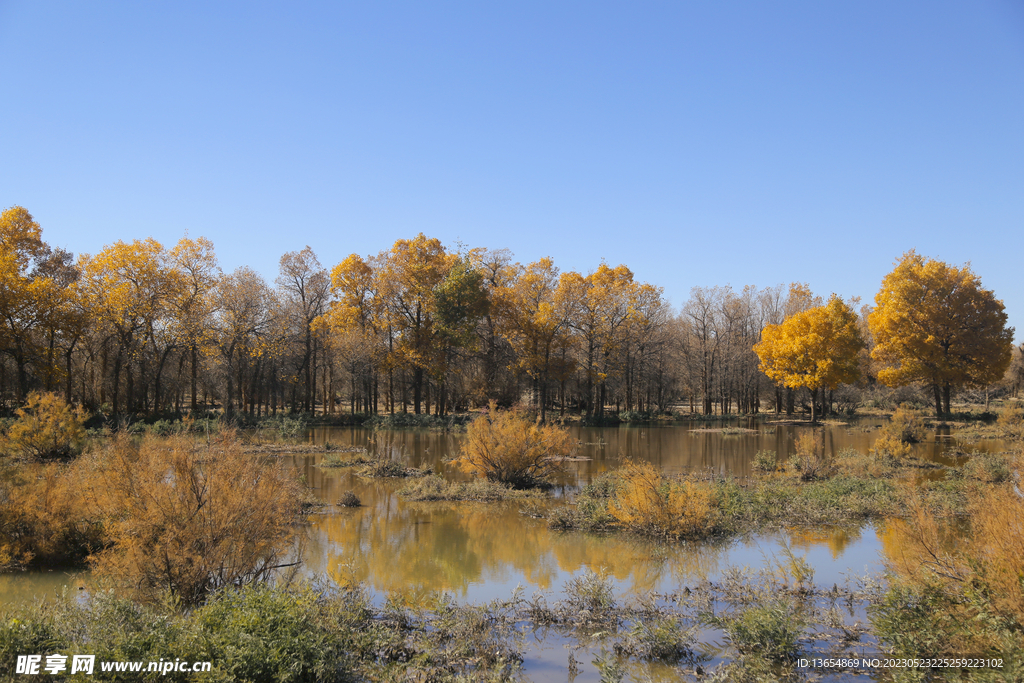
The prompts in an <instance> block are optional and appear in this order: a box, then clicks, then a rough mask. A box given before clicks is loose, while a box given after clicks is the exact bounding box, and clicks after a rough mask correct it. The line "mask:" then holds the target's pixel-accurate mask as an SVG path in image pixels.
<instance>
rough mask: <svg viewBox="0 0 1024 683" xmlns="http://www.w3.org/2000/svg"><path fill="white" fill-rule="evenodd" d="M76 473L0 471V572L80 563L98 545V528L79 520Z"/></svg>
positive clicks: (62, 468)
mask: <svg viewBox="0 0 1024 683" xmlns="http://www.w3.org/2000/svg"><path fill="white" fill-rule="evenodd" d="M80 471H81V469H80V468H79V467H78V466H77V464H75V465H70V466H69V465H58V464H55V463H47V464H27V465H20V466H17V467H14V466H6V467H4V469H3V470H2V471H0V570H3V569H10V568H18V567H24V566H25V565H27V564H29V563H30V562H33V561H36V562H39V563H43V564H48V565H51V566H52V565H54V564H60V563H67V562H75V561H80V560H82V559H83V558H84V557H85V556H86V555H88V554H89V553H90V552H91V551H92V550H93V549H95V548H99V547H100V546H101V545H102V542H103V539H102V528H101V525H100V524H98V523H97V522H95V521H94V520H89V519H85V518H83V515H82V508H81V486H80V485H79V484H80V482H79V475H80Z"/></svg>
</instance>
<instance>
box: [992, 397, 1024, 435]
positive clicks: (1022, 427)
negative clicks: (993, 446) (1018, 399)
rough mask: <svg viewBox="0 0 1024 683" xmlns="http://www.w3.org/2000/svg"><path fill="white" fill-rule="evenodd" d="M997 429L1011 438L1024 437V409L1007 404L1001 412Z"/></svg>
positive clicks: (997, 420)
mask: <svg viewBox="0 0 1024 683" xmlns="http://www.w3.org/2000/svg"><path fill="white" fill-rule="evenodd" d="M996 427H998V428H999V431H1000V432H1002V433H1003V434H1005V435H1006V436H1009V437H1020V436H1024V408H1022V407H1021V406H1019V405H1013V404H1007V405H1006V406H1004V407H1003V409H1002V410H1000V411H999V417H998V419H996Z"/></svg>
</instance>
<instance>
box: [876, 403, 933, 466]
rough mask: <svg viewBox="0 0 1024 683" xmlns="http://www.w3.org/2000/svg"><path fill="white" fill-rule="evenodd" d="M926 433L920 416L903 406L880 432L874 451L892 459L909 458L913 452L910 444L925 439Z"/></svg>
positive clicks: (897, 409)
mask: <svg viewBox="0 0 1024 683" xmlns="http://www.w3.org/2000/svg"><path fill="white" fill-rule="evenodd" d="M924 431H925V430H924V423H923V422H922V421H921V418H920V416H918V414H917V413H916V412H914V411H913V410H911V409H910V408H907V407H906V406H903V405H901V406H899V407H898V408H896V411H895V412H893V414H892V418H891V419H890V420H889V422H888V423H886V425H885V426H884V427H882V429H881V430H880V431H879V434H878V438H877V439H876V440H875V444H874V451H875V453H877V454H878V455H884V456H889V457H891V458H898V459H899V458H906V457H909V456H910V452H911V450H913V449H912V448H911V445H910V444H914V443H917V442H919V441H921V440H922V439H924Z"/></svg>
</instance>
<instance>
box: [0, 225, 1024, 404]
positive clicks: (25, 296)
mask: <svg viewBox="0 0 1024 683" xmlns="http://www.w3.org/2000/svg"><path fill="white" fill-rule="evenodd" d="M853 304H855V302H852V301H851V302H850V303H849V304H847V303H845V302H843V301H842V300H840V299H838V298H837V297H834V296H833V298H832V299H831V300H830V301H829V302H828V303H827V304H824V305H823V303H822V301H821V300H820V298H818V297H815V296H814V295H813V294H812V293H811V292H810V290H809V288H808V287H807V286H806V285H801V284H793V285H790V286H788V287H785V286H782V285H779V286H775V287H770V288H765V289H760V290H759V289H756V288H754V287H745V288H744V289H743V290H742V291H740V292H736V291H734V290H733V289H732V288H730V287H711V288H701V287H698V288H695V289H694V290H693V291H692V292H691V295H690V298H689V300H688V301H686V302H685V303H684V304H683V306H682V308H681V309H680V310H679V311H678V312H676V311H673V310H671V309H670V307H669V305H668V304H667V303H666V301H665V299H664V297H663V293H662V290H661V288H660V287H655V286H653V285H650V284H647V283H643V282H639V281H637V280H635V278H634V275H633V273H632V272H631V271H630V270H629V269H628V268H627V267H626V266H623V265H620V266H618V267H611V266H609V265H607V264H604V263H601V264H599V265H598V266H597V267H596V268H595V269H594V270H593V271H592V272H589V273H586V274H583V273H577V272H572V271H570V272H560V271H559V269H558V268H557V267H556V266H555V265H554V263H553V262H552V261H551V259H548V258H543V259H540V260H538V261H535V262H533V263H529V264H527V265H523V264H521V263H518V262H515V261H514V259H513V256H512V254H511V253H510V252H508V251H507V250H487V249H470V250H467V251H460V252H456V251H451V250H449V249H447V248H445V246H444V245H442V244H441V243H440V242H439V241H438V240H436V239H431V238H428V237H425V236H424V235H422V234H421V235H418V236H416V237H415V238H413V239H408V240H406V239H401V240H398V241H397V242H395V244H394V245H393V246H392V247H391V249H389V250H386V251H382V252H380V253H379V254H377V255H375V256H369V257H361V256H358V255H355V254H353V255H351V256H349V257H348V258H346V259H344V260H343V261H342V262H341V263H340V264H338V265H337V266H335V267H334V268H333V270H331V271H330V272H328V271H327V269H326V268H324V267H323V266H322V265H321V263H320V261H319V260H318V259H317V256H316V255H315V254H314V253H313V251H312V250H311V249H310V248H309V247H306V248H305V249H303V250H302V251H298V252H290V253H287V254H285V255H284V256H282V257H281V262H280V272H279V276H278V277H277V279H276V280H275V282H274V283H273V285H271V284H270V283H267V282H266V281H265V280H264V279H263V277H262V276H260V275H259V274H258V273H256V272H254V271H253V270H251V269H249V268H240V269H238V270H236V271H234V272H233V273H230V274H224V273H222V272H221V270H220V268H219V266H218V264H217V258H216V255H215V253H214V247H213V244H212V243H211V242H209V241H208V240H206V239H204V238H198V239H190V238H188V237H186V238H183V239H182V240H181V241H179V242H178V243H177V244H176V245H174V246H173V247H171V248H167V247H165V246H163V245H161V244H159V243H158V242H156V241H155V240H153V239H144V240H135V241H133V242H130V243H125V242H120V241H119V242H116V243H114V244H112V245H109V246H107V247H105V248H104V249H102V250H101V251H100V252H98V253H96V254H94V255H89V254H83V255H80V256H79V257H78V258H77V259H75V258H73V256H72V255H71V254H69V253H67V252H65V251H63V250H60V249H53V248H51V247H49V246H48V245H47V244H46V243H45V242H44V241H43V239H42V231H41V229H40V226H39V225H38V223H36V222H35V221H34V220H33V218H32V216H31V215H30V214H29V212H28V211H26V210H25V209H24V208H21V207H13V208H11V209H8V210H6V211H4V212H3V214H2V217H0V399H2V401H3V404H4V405H5V406H6V407H7V409H8V410H11V409H13V408H14V407H16V406H18V405H20V404H22V403H23V402H24V399H25V397H26V396H27V394H28V392H29V391H31V390H40V389H41V390H46V391H55V392H57V391H59V392H61V393H63V394H64V396H65V398H66V400H67V401H68V402H74V403H79V404H82V405H84V406H86V407H88V408H90V409H93V410H102V411H104V412H106V413H108V414H112V415H126V414H134V415H140V414H142V415H157V414H164V413H182V412H186V411H192V412H196V411H203V410H208V409H213V408H216V409H222V410H223V411H224V412H225V413H226V414H228V415H231V414H236V413H242V412H244V413H246V414H249V415H252V416H261V415H265V414H268V413H276V412H278V411H280V410H284V409H288V410H291V411H296V412H310V413H312V412H318V413H324V414H334V413H338V412H352V413H379V412H406V411H412V412H414V413H422V412H426V413H430V412H433V413H434V414H438V415H444V414H446V413H448V412H450V411H453V410H464V409H467V408H471V407H476V406H482V405H486V404H487V402H488V401H491V400H494V401H497V402H498V403H499V404H502V405H511V404H513V403H524V402H525V403H528V404H530V405H532V407H534V408H535V409H536V410H538V411H540V413H541V415H542V416H546V415H547V413H548V412H549V411H552V410H555V411H557V412H558V414H560V415H564V414H566V413H567V412H572V413H578V414H581V415H583V416H586V417H589V418H594V419H600V418H602V417H603V416H604V415H605V413H606V411H609V410H612V411H616V412H621V411H636V412H640V413H643V412H654V411H664V410H667V409H668V408H669V407H670V406H672V405H676V404H680V403H681V404H683V405H684V406H687V407H688V408H689V410H690V411H691V412H699V413H703V414H712V413H722V414H732V413H758V412H762V411H764V410H775V411H779V412H782V411H786V412H792V411H793V410H794V403H795V401H796V400H797V399H796V396H797V395H798V394H797V392H799V391H801V390H803V389H806V390H808V391H809V392H811V393H810V405H811V409H812V410H814V407H815V406H816V405H819V404H820V405H821V406H822V407H823V408H825V409H826V410H827V408H828V406H829V405H830V404H831V399H832V396H831V392H833V391H834V390H835V389H836V388H837V387H838V386H839V385H840V384H844V383H850V382H857V381H861V382H873V381H875V380H876V379H877V380H880V381H882V382H885V383H888V384H893V385H895V384H905V383H919V384H923V385H926V386H928V387H931V388H932V389H933V390H934V392H935V400H936V410H937V411H938V412H939V413H940V414H941V413H942V412H946V413H948V412H949V410H950V407H949V396H950V393H951V392H952V391H954V390H955V389H957V388H960V387H964V386H979V385H986V384H991V383H992V382H995V381H997V380H999V379H1000V378H1002V377H1003V374H1004V373H1005V372H1006V371H1007V368H1008V367H1009V366H1010V363H1011V340H1012V332H1013V331H1012V329H1008V328H1006V315H1005V313H1004V312H1003V307H1002V304H1001V302H999V301H998V300H996V299H995V297H994V295H993V294H992V293H991V292H989V291H987V290H984V289H982V288H981V287H980V281H979V280H978V278H977V277H976V276H975V275H974V274H973V273H971V272H970V270H969V269H967V268H960V269H958V268H951V267H949V266H946V264H942V263H940V262H936V261H930V260H927V259H924V258H922V257H920V256H918V255H917V254H915V253H914V252H909V253H908V254H906V255H904V257H903V259H902V260H901V261H900V263H899V265H898V266H897V268H896V270H894V271H893V273H892V274H890V275H889V276H888V277H887V278H886V281H885V282H884V283H883V288H882V291H881V292H880V293H879V295H878V297H876V306H875V307H874V309H868V308H865V309H863V310H862V311H861V312H860V315H859V316H858V315H857V314H856V313H855V312H854V311H853V309H852V307H851V306H852V305H853ZM844 340H845V341H844ZM840 342H842V343H840ZM1015 353H1016V354H1017V355H1016V357H1017V360H1016V361H1014V363H1015V365H1014V366H1013V368H1014V369H1011V371H1010V374H1011V375H1012V374H1013V373H1014V372H1016V373H1017V375H1016V377H1017V379H1016V380H1015V381H1016V384H1015V385H1014V386H1015V387H1017V388H1019V386H1020V383H1021V377H1020V376H1021V372H1020V370H1019V368H1020V361H1019V357H1020V350H1017V351H1015ZM1011 384H1013V381H1011ZM819 390H820V391H819ZM1015 390H1016V389H1015Z"/></svg>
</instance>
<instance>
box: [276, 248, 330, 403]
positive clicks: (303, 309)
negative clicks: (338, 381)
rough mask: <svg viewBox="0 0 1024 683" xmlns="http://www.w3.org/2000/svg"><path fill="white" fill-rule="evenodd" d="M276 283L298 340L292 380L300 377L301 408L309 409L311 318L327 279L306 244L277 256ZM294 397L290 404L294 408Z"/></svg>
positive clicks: (322, 304) (319, 309) (322, 301)
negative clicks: (301, 379)
mask: <svg viewBox="0 0 1024 683" xmlns="http://www.w3.org/2000/svg"><path fill="white" fill-rule="evenodd" d="M277 284H278V286H280V287H281V289H282V290H283V292H284V294H285V301H286V304H287V311H288V315H289V318H290V319H291V320H292V324H293V327H294V333H295V334H296V336H297V339H299V340H301V344H302V353H301V359H300V361H299V367H298V368H297V369H296V378H295V379H296V381H297V380H298V379H299V378H300V377H301V378H303V384H304V385H305V386H304V392H303V399H302V407H303V410H306V411H308V412H312V411H313V410H314V408H315V405H316V372H315V369H316V353H317V351H318V350H319V349H318V347H317V345H316V342H317V339H316V337H315V336H314V334H313V327H314V325H313V323H314V321H315V320H316V319H317V318H318V317H319V316H320V315H321V314H323V312H324V310H325V309H326V306H327V299H328V296H329V295H330V290H331V280H330V276H329V275H328V273H327V271H326V270H325V269H324V268H323V267H322V266H321V265H320V261H319V260H317V257H316V254H314V253H313V250H312V249H311V248H310V247H308V246H307V247H306V248H305V249H303V250H302V251H293V252H289V253H287V254H285V255H284V256H282V257H281V274H280V276H279V277H278V278H277ZM295 407H296V406H295V399H294V396H293V399H292V408H293V409H295Z"/></svg>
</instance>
